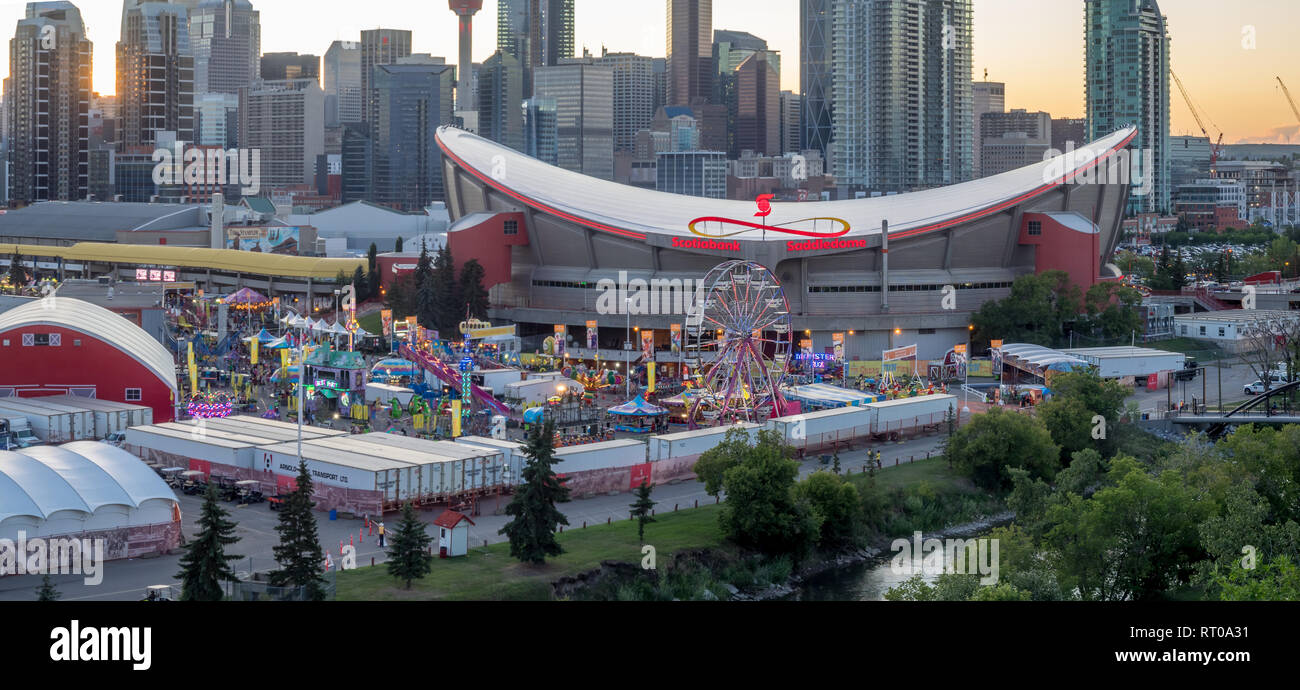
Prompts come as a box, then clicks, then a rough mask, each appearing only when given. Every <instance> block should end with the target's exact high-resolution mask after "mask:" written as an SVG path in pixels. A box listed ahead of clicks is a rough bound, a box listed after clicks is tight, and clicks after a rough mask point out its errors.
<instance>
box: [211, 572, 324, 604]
mask: <svg viewBox="0 0 1300 690" xmlns="http://www.w3.org/2000/svg"><path fill="white" fill-rule="evenodd" d="M267 575H268V574H267V573H253V577H252V579H249V580H238V581H235V582H231V583H228V585H227V591H226V595H227V596H228V597H229V598H230V600H231V601H306V600H307V597H306V591H307V590H306V588H305V587H277V586H275V585H272V584H271V583H270V582H269V581H268V580H266V579H264V578H266V577H267ZM337 575H338V573H337V571H334V570H331V571H329V572H328V573H325V574H324V578H325V583H324V584H323V585H321V586H322V588H323V589H324V590H325V599H326V600H327V601H332V600H333V599H334V596H335V594H336V592H337V591H338V582H337Z"/></svg>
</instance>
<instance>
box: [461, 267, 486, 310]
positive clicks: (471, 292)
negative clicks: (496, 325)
mask: <svg viewBox="0 0 1300 690" xmlns="http://www.w3.org/2000/svg"><path fill="white" fill-rule="evenodd" d="M484 275H485V272H484V270H483V264H480V263H479V262H478V259H470V260H469V261H466V262H465V265H464V266H461V268H460V281H459V285H460V297H461V300H463V301H464V302H465V308H466V311H468V312H469V315H470V316H472V317H474V318H476V319H486V318H487V310H488V292H487V290H486V289H485V288H484V287H483V277H484Z"/></svg>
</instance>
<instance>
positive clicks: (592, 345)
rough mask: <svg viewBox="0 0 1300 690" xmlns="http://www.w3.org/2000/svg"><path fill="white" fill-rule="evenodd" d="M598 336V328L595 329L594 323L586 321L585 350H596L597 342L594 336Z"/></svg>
mask: <svg viewBox="0 0 1300 690" xmlns="http://www.w3.org/2000/svg"><path fill="white" fill-rule="evenodd" d="M599 334H600V330H599V328H597V326H596V322H595V321H588V322H587V349H588V350H595V349H596V348H597V346H598V342H597V338H596V336H597V335H599Z"/></svg>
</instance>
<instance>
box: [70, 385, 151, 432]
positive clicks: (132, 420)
mask: <svg viewBox="0 0 1300 690" xmlns="http://www.w3.org/2000/svg"><path fill="white" fill-rule="evenodd" d="M46 400H47V401H49V402H54V403H58V404H60V405H67V406H69V407H75V408H80V409H83V410H89V411H90V414H91V416H92V417H93V418H94V426H95V438H97V439H103V438H105V437H107V436H108V435H109V434H112V433H116V432H121V431H126V430H127V429H129V428H131V427H133V426H143V425H146V424H153V408H150V407H145V406H143V405H132V404H131V403H122V402H117V401H114V400H100V399H99V398H83V397H81V396H78V395H57V396H54V397H51V398H46Z"/></svg>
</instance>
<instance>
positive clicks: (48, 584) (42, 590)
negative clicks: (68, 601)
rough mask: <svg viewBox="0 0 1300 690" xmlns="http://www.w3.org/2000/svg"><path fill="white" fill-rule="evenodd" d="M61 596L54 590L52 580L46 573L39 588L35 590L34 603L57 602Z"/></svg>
mask: <svg viewBox="0 0 1300 690" xmlns="http://www.w3.org/2000/svg"><path fill="white" fill-rule="evenodd" d="M62 597H63V595H62V594H60V593H59V590H57V589H55V588H54V580H51V579H50V576H49V574H48V573H46V575H45V577H43V578H41V586H40V587H38V588H37V589H36V601H58V600H59V599H60V598H62Z"/></svg>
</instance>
